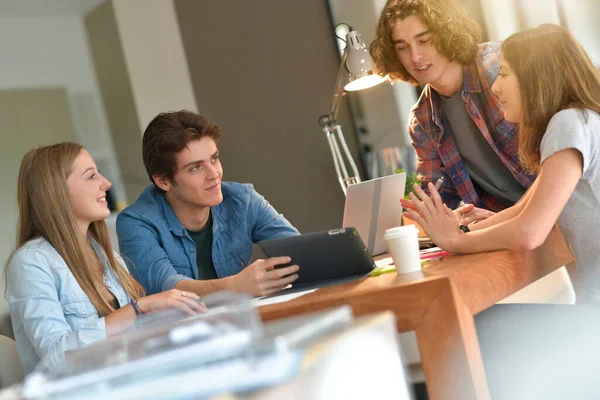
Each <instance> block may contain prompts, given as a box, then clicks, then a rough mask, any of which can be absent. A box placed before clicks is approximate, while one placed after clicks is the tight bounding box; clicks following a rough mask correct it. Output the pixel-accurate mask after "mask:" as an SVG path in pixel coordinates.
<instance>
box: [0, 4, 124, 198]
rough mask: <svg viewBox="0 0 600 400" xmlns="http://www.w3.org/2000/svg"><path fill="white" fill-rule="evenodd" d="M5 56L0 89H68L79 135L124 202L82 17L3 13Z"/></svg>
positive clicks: (1, 49)
mask: <svg viewBox="0 0 600 400" xmlns="http://www.w3.org/2000/svg"><path fill="white" fill-rule="evenodd" d="M0 54H2V62H0V89H25V88H27V89H31V88H41V87H64V88H66V90H67V96H68V101H69V108H70V112H71V118H72V121H73V129H74V131H75V137H76V138H77V140H78V141H79V142H80V143H81V144H83V145H84V146H85V147H86V148H87V149H88V151H90V153H91V154H92V156H93V157H94V158H95V160H96V162H97V163H98V166H99V168H100V169H101V170H102V172H103V173H104V174H105V175H106V176H107V178H108V179H110V180H111V182H113V185H114V194H115V195H116V197H117V198H120V199H124V191H123V189H122V187H121V184H120V176H119V170H118V166H117V164H116V161H115V160H116V159H115V156H114V150H113V145H112V140H111V137H110V135H109V131H108V126H107V122H106V117H105V115H104V109H103V107H102V103H101V101H100V96H99V91H98V87H97V84H96V80H95V73H94V70H93V67H92V63H91V58H90V54H89V51H88V46H87V39H86V37H85V31H84V29H83V23H82V20H81V18H80V17H78V16H72V17H19V16H2V15H0ZM3 145H4V144H3Z"/></svg>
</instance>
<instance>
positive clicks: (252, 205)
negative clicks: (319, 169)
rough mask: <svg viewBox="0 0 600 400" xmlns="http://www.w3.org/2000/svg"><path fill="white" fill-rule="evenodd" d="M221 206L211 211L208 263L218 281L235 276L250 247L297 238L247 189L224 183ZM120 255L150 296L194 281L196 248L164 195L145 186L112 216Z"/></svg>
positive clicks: (249, 251)
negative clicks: (259, 243)
mask: <svg viewBox="0 0 600 400" xmlns="http://www.w3.org/2000/svg"><path fill="white" fill-rule="evenodd" d="M221 190H222V192H223V201H222V202H221V204H219V205H217V206H215V207H211V212H212V217H213V228H212V229H213V243H212V259H213V264H214V266H215V270H216V272H217V276H218V277H219V278H224V277H227V276H231V275H235V274H237V273H239V272H240V271H241V270H242V269H243V268H244V267H246V266H247V265H248V264H249V262H250V259H251V257H252V243H256V242H259V241H261V240H266V239H274V238H280V237H286V236H295V235H299V232H298V230H296V228H294V227H293V226H292V225H291V224H290V223H289V222H288V221H287V220H286V219H285V218H284V217H283V215H281V214H279V213H278V212H277V211H276V210H275V209H274V208H273V207H272V206H271V205H270V204H269V202H267V201H266V200H265V198H264V197H263V196H261V195H260V194H258V193H257V192H256V191H255V190H254V187H253V186H252V185H250V184H241V183H234V182H223V183H222V184H221ZM117 235H118V237H119V251H120V252H121V254H122V255H123V258H124V259H125V262H126V263H127V265H128V267H129V271H130V272H131V273H132V275H133V276H135V278H136V279H137V280H138V281H139V282H140V283H141V284H142V286H143V287H144V289H146V293H147V294H154V293H158V292H162V291H165V290H169V289H173V288H174V287H175V284H176V283H177V282H179V281H181V280H186V279H188V280H189V279H198V268H197V265H196V244H195V243H194V241H193V240H192V238H191V236H190V235H189V233H188V232H187V230H186V229H185V228H184V227H183V225H182V224H181V222H180V221H179V219H177V216H176V215H175V212H174V211H173V209H172V208H171V206H170V205H169V203H168V202H167V200H166V199H165V196H164V194H162V193H161V192H159V191H158V190H155V188H154V185H150V186H148V187H147V188H146V189H145V190H144V191H143V192H142V194H141V195H140V197H139V198H138V199H137V200H136V202H135V203H134V204H132V205H131V206H129V207H128V208H126V209H125V210H123V211H122V212H121V213H120V214H119V216H118V217H117Z"/></svg>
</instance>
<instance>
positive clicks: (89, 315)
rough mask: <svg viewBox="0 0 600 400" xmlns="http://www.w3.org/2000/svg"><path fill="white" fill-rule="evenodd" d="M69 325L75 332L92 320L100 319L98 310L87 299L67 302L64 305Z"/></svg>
mask: <svg viewBox="0 0 600 400" xmlns="http://www.w3.org/2000/svg"><path fill="white" fill-rule="evenodd" d="M62 308H63V312H64V314H65V319H66V320H67V323H68V324H69V325H71V328H72V329H73V330H76V329H78V328H80V327H81V326H82V325H84V324H85V323H86V322H87V321H89V320H91V319H98V318H99V317H98V310H96V307H94V305H93V304H92V302H91V301H89V300H87V299H76V300H67V301H66V302H64V303H63V305H62Z"/></svg>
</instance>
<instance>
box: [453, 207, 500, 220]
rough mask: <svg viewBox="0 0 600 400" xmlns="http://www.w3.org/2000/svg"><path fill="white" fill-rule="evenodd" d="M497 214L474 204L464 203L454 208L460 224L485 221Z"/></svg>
mask: <svg viewBox="0 0 600 400" xmlns="http://www.w3.org/2000/svg"><path fill="white" fill-rule="evenodd" d="M494 214H496V213H495V212H493V211H490V210H486V209H485V208H478V207H475V206H474V205H473V204H463V205H462V206H460V207H458V208H457V209H456V210H454V216H455V217H456V220H457V221H458V224H459V225H469V224H470V223H472V222H477V221H483V220H484V219H487V218H489V217H491V216H492V215H494Z"/></svg>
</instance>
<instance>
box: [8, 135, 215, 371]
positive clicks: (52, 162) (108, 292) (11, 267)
mask: <svg viewBox="0 0 600 400" xmlns="http://www.w3.org/2000/svg"><path fill="white" fill-rule="evenodd" d="M110 186H111V184H110V182H109V181H108V180H107V179H106V178H104V177H103V176H102V175H101V174H100V173H99V172H98V169H97V167H96V164H95V163H94V161H93V160H92V157H91V156H90V155H89V153H88V152H87V151H85V150H84V149H83V148H82V147H81V146H80V145H78V144H75V143H59V144H56V145H52V146H46V147H41V148H37V149H34V150H31V151H29V152H28V153H27V154H26V155H25V157H24V158H23V160H22V162H21V169H20V171H19V182H18V205H19V224H18V229H17V230H18V233H17V249H16V250H15V252H14V253H13V254H12V256H11V257H10V259H9V262H8V264H7V267H6V278H7V280H6V281H7V294H8V302H9V306H10V313H11V316H12V323H13V328H14V333H15V339H16V342H17V346H18V350H19V356H20V358H21V361H22V363H23V367H24V369H25V372H26V373H29V372H31V371H32V370H33V369H34V368H35V367H36V365H38V363H39V362H40V361H41V360H44V362H45V364H46V365H47V366H48V367H53V366H56V365H58V364H60V363H61V362H62V361H63V360H64V353H65V351H67V350H72V349H75V348H79V347H82V346H85V345H87V344H89V343H92V342H95V341H98V340H102V339H104V338H106V337H107V336H111V335H115V334H118V333H121V332H124V331H126V330H127V329H129V328H130V327H131V326H132V325H133V324H134V323H135V321H136V319H137V318H138V316H139V315H141V314H144V313H150V312H154V311H158V310H163V309H166V308H171V307H178V308H181V309H182V310H184V311H186V312H188V313H196V312H198V311H202V310H203V309H204V307H203V306H202V305H199V304H198V303H197V302H196V301H195V300H196V299H197V298H198V296H196V295H195V294H193V293H186V292H182V291H180V290H171V291H168V292H164V293H159V294H155V295H152V296H147V297H144V290H143V288H142V287H141V286H140V284H139V283H138V282H136V281H135V279H133V278H132V277H131V276H130V275H129V273H128V271H127V270H126V269H125V267H124V263H123V261H122V260H121V259H120V257H119V256H118V254H116V253H115V252H114V251H113V249H112V246H111V241H110V237H109V233H108V230H107V227H106V224H105V222H104V219H105V218H106V217H107V216H108V215H109V214H110V211H109V209H108V207H107V203H106V199H105V196H106V191H107V190H108V189H109V188H110Z"/></svg>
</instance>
